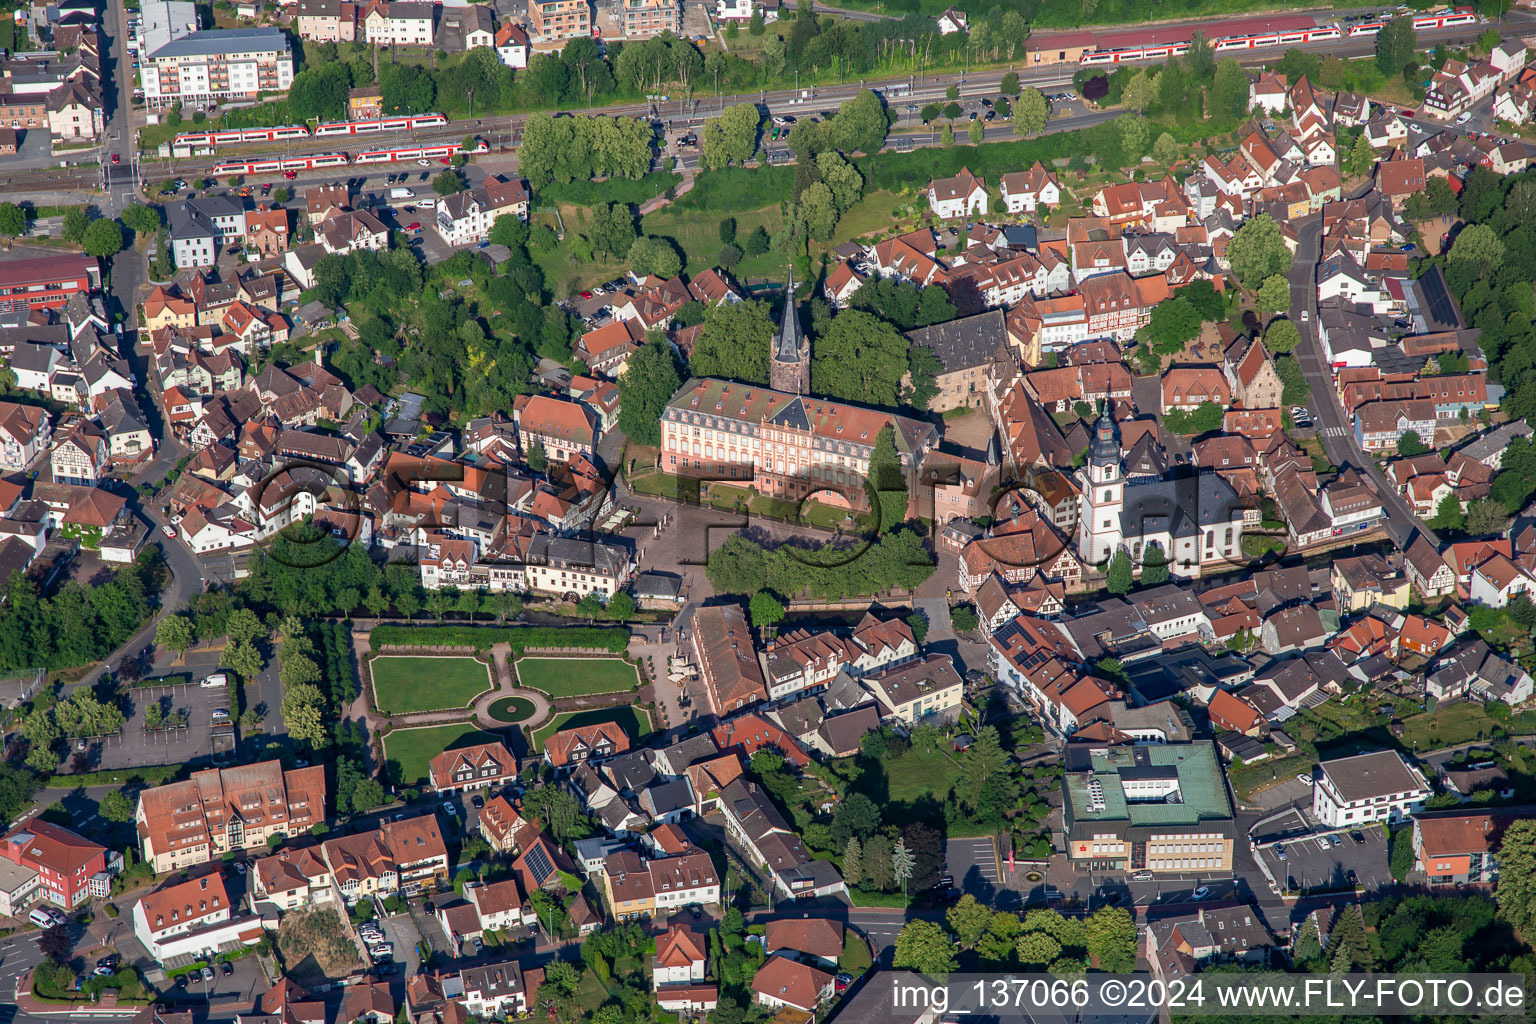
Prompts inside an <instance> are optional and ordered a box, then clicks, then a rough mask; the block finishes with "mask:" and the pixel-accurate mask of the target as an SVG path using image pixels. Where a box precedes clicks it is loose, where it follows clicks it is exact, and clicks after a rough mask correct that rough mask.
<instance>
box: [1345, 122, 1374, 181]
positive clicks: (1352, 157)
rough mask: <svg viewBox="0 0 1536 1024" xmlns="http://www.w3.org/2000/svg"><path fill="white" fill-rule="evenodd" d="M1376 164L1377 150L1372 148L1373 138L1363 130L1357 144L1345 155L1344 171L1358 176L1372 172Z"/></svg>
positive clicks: (1356, 141)
mask: <svg viewBox="0 0 1536 1024" xmlns="http://www.w3.org/2000/svg"><path fill="white" fill-rule="evenodd" d="M1374 166H1376V151H1375V150H1374V149H1372V148H1371V140H1370V139H1368V138H1366V137H1365V133H1364V132H1361V133H1360V134H1359V135H1358V136H1356V138H1355V144H1354V145H1353V146H1352V147H1350V150H1349V152H1348V153H1346V154H1345V156H1344V173H1345V174H1348V175H1351V176H1352V177H1357V178H1358V177H1362V176H1364V175H1367V174H1370V173H1371V168H1372V167H1374Z"/></svg>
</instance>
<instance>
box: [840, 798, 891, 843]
mask: <svg viewBox="0 0 1536 1024" xmlns="http://www.w3.org/2000/svg"><path fill="white" fill-rule="evenodd" d="M879 828H880V808H879V807H877V806H876V805H875V802H874V801H873V800H871V799H870V798H869V797H867V796H865V795H864V794H863V793H851V794H849V796H848V799H846V800H844V801H843V802H842V803H840V804H838V805H837V810H836V811H835V812H834V813H833V815H832V841H833V842H834V843H837V844H839V845H844V844H846V843H847V842H848V838H849V837H850V836H857V837H858V838H859V839H860V840H861V841H862V840H865V839H868V838H869V837H870V836H872V835H874V834H875V832H876V831H877V830H878V829H879Z"/></svg>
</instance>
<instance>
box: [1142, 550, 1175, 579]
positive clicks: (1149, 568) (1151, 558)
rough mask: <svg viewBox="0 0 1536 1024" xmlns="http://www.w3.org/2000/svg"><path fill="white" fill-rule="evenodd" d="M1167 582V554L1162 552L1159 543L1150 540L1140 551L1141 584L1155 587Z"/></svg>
mask: <svg viewBox="0 0 1536 1024" xmlns="http://www.w3.org/2000/svg"><path fill="white" fill-rule="evenodd" d="M1167 582H1168V556H1167V555H1165V554H1163V546H1162V545H1161V544H1159V543H1157V542H1156V541H1151V542H1149V543H1148V544H1147V546H1146V547H1145V548H1143V549H1142V552H1141V584H1142V586H1144V587H1155V586H1157V585H1158V584H1159V583H1167Z"/></svg>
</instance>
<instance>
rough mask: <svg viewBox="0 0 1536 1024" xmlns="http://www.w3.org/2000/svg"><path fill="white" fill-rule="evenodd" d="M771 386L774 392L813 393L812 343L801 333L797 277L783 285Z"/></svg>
mask: <svg viewBox="0 0 1536 1024" xmlns="http://www.w3.org/2000/svg"><path fill="white" fill-rule="evenodd" d="M768 386H769V387H771V388H773V389H774V390H775V391H783V392H787V393H788V394H791V395H803V394H805V393H806V392H808V391H810V390H811V342H810V339H809V338H807V337H806V336H805V335H804V334H803V333H801V330H800V316H799V313H798V312H796V310H795V274H794V271H790V274H789V280H788V282H787V283H786V284H785V285H784V316H783V322H782V323H781V324H780V325H779V336H778V337H777V338H775V339H774V340H773V351H771V352H770V353H768Z"/></svg>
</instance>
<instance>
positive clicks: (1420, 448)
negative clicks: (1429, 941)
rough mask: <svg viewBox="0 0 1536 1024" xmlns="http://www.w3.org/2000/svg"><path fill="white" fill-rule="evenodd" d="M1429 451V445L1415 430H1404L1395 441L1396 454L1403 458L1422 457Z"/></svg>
mask: <svg viewBox="0 0 1536 1024" xmlns="http://www.w3.org/2000/svg"><path fill="white" fill-rule="evenodd" d="M1428 451H1429V445H1427V444H1425V443H1424V439H1423V438H1421V437H1419V432H1418V431H1417V430H1405V431H1403V433H1402V434H1401V435H1400V436H1399V437H1398V439H1397V454H1399V455H1402V456H1404V457H1412V456H1414V455H1423V454H1424V453H1426V452H1428Z"/></svg>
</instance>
